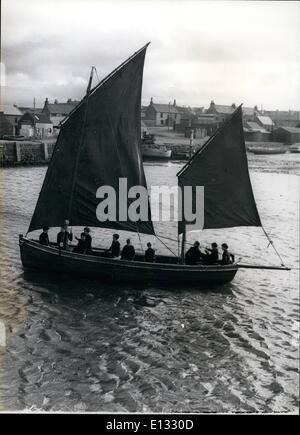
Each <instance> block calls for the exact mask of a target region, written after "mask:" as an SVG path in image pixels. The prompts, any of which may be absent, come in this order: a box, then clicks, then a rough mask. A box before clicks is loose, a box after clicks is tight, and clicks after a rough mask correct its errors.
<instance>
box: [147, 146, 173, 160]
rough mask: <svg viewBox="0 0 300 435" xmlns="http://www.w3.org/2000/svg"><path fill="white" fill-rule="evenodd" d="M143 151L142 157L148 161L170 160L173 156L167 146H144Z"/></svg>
mask: <svg viewBox="0 0 300 435" xmlns="http://www.w3.org/2000/svg"><path fill="white" fill-rule="evenodd" d="M141 150H142V156H143V157H144V158H148V159H149V158H150V159H170V158H171V155H172V151H171V150H168V149H167V147H166V146H165V145H156V144H143V145H142V146H141Z"/></svg>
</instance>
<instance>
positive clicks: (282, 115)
mask: <svg viewBox="0 0 300 435" xmlns="http://www.w3.org/2000/svg"><path fill="white" fill-rule="evenodd" d="M262 114H263V115H264V116H269V117H270V118H271V119H272V121H273V122H274V125H275V126H276V127H297V126H298V124H300V112H299V111H297V110H264V111H263V112H262Z"/></svg>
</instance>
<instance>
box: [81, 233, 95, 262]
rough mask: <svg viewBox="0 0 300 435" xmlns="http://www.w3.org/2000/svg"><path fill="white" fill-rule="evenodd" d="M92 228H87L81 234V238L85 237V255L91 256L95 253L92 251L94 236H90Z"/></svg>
mask: <svg viewBox="0 0 300 435" xmlns="http://www.w3.org/2000/svg"><path fill="white" fill-rule="evenodd" d="M90 232H91V230H90V228H89V227H85V228H84V229H83V233H81V236H82V235H84V237H85V254H88V255H91V254H92V253H93V251H92V236H91V235H90Z"/></svg>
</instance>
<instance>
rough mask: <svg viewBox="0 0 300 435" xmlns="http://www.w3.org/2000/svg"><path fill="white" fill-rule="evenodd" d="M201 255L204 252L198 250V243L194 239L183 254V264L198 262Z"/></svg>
mask: <svg viewBox="0 0 300 435" xmlns="http://www.w3.org/2000/svg"><path fill="white" fill-rule="evenodd" d="M203 255H205V254H202V252H201V251H200V243H199V242H198V241H196V242H194V245H193V246H191V247H190V249H189V250H188V251H187V253H186V254H185V264H189V265H194V264H198V263H200V261H201V259H202V258H203Z"/></svg>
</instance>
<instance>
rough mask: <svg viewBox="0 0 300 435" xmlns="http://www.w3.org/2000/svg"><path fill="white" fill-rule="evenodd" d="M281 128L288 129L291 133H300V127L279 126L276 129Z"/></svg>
mask: <svg viewBox="0 0 300 435" xmlns="http://www.w3.org/2000/svg"><path fill="white" fill-rule="evenodd" d="M279 129H281V130H285V131H288V132H289V133H300V128H299V127H278V128H277V129H276V130H279Z"/></svg>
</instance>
